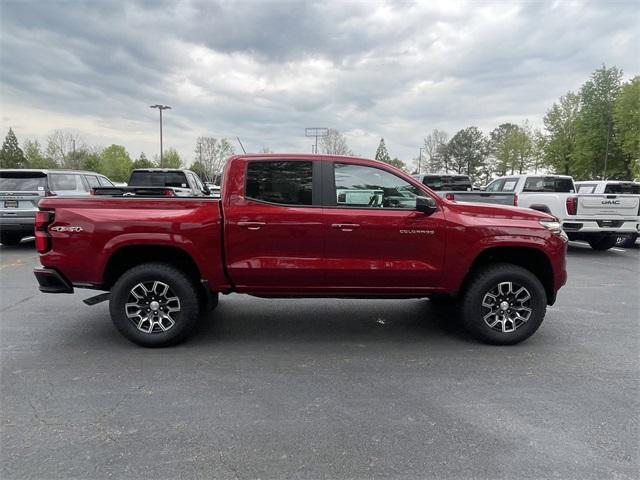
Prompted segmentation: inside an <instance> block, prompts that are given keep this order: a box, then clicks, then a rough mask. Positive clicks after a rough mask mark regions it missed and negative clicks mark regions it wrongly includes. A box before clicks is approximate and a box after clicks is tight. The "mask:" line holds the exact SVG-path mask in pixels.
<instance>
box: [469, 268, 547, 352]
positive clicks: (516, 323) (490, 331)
mask: <svg viewBox="0 0 640 480" xmlns="http://www.w3.org/2000/svg"><path fill="white" fill-rule="evenodd" d="M472 275H473V276H472V277H471V278H470V280H469V282H468V283H467V285H466V286H465V289H464V293H463V296H462V305H461V313H462V323H463V325H464V327H465V328H466V329H467V331H468V332H469V333H470V334H471V335H473V337H475V338H476V339H477V340H479V341H481V342H484V343H490V344H494V345H513V344H516V343H519V342H522V341H523V340H526V339H527V338H529V337H530V336H531V335H533V334H534V333H535V331H536V330H538V328H539V327H540V324H541V323H542V320H543V319H544V315H545V312H546V309H547V295H546V292H545V290H544V287H543V286H542V283H541V282H540V280H539V279H538V277H536V276H535V275H534V274H533V273H531V272H530V271H529V270H526V269H524V268H522V267H519V266H517V265H513V264H509V263H498V264H494V265H489V266H486V267H482V268H481V269H479V270H477V271H476V272H474V273H473V274H472ZM509 285H510V286H511V290H512V292H511V294H509V293H508V292H507V290H508V286H509ZM521 288H524V290H521ZM496 292H497V293H498V295H497V298H496V299H495V301H494V300H492V297H491V296H496V295H494V294H495V293H496ZM527 297H528V298H527ZM524 299H526V300H524ZM523 300H524V301H523ZM505 302H506V303H505ZM487 304H491V305H493V306H491V307H489V306H485V305H487ZM503 308H504V309H503ZM527 309H528V310H530V312H527ZM494 311H495V312H496V313H495V315H489V312H494ZM527 314H528V315H527ZM524 317H527V318H526V320H523V319H524ZM496 319H502V321H500V320H496ZM494 320H495V321H497V322H498V323H497V324H495V325H490V323H493V322H494Z"/></svg>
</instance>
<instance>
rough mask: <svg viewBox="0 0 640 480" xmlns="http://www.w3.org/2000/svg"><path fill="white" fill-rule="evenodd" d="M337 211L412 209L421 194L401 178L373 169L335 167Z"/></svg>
mask: <svg viewBox="0 0 640 480" xmlns="http://www.w3.org/2000/svg"><path fill="white" fill-rule="evenodd" d="M334 174H335V198H336V205H337V206H338V207H351V208H396V209H397V208H401V209H411V210H413V209H415V207H416V197H418V196H420V195H422V192H421V191H420V190H419V189H418V187H415V186H413V185H411V184H410V183H408V182H406V181H405V180H403V179H401V178H400V177H398V176H396V175H394V174H392V173H389V172H387V171H385V170H381V169H379V168H375V167H368V166H365V165H353V164H347V163H335V164H334Z"/></svg>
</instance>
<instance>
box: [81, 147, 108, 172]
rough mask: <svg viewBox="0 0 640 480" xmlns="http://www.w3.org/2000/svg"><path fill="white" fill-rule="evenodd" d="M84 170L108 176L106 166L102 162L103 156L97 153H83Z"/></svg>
mask: <svg viewBox="0 0 640 480" xmlns="http://www.w3.org/2000/svg"><path fill="white" fill-rule="evenodd" d="M82 169H83V170H89V171H90V172H97V173H102V174H103V175H106V172H105V165H104V163H103V161H102V156H101V155H100V154H99V153H96V152H89V151H87V150H85V151H83V155H82ZM107 176H108V175H107Z"/></svg>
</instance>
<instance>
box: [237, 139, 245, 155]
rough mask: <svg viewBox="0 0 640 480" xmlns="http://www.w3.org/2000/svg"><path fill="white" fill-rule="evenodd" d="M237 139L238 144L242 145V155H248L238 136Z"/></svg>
mask: <svg viewBox="0 0 640 480" xmlns="http://www.w3.org/2000/svg"><path fill="white" fill-rule="evenodd" d="M236 139H237V140H238V143H239V144H240V148H241V149H242V153H247V151H246V150H245V149H244V146H243V145H242V142H241V141H240V137H238V136H237V135H236Z"/></svg>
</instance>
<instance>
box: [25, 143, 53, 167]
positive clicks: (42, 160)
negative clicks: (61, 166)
mask: <svg viewBox="0 0 640 480" xmlns="http://www.w3.org/2000/svg"><path fill="white" fill-rule="evenodd" d="M24 156H25V158H26V160H27V165H28V167H29V168H57V167H58V165H56V162H54V161H53V160H51V159H50V158H47V157H45V156H44V154H43V153H42V148H41V147H40V142H38V141H37V140H26V141H25V142H24Z"/></svg>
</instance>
